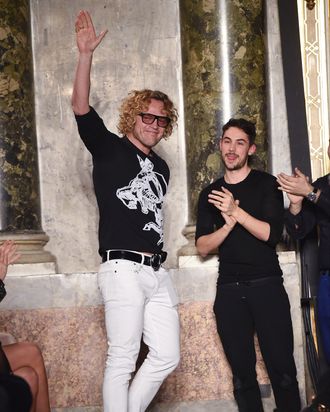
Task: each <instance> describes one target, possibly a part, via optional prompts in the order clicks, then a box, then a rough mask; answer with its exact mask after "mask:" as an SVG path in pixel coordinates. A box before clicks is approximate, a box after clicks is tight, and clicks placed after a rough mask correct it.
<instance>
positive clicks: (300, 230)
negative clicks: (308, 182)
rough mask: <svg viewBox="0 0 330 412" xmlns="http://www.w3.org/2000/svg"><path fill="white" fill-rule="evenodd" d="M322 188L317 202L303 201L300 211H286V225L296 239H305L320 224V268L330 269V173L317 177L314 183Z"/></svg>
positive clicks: (318, 187)
mask: <svg viewBox="0 0 330 412" xmlns="http://www.w3.org/2000/svg"><path fill="white" fill-rule="evenodd" d="M312 185H313V186H314V187H316V188H317V189H321V194H320V197H319V198H318V201H317V203H312V202H310V201H308V200H307V199H304V201H303V207H302V210H301V212H300V213H298V214H297V215H292V214H291V213H290V211H289V210H287V211H286V213H285V225H286V227H287V230H288V232H289V234H290V235H291V236H292V237H293V238H294V239H303V238H304V237H305V236H307V235H308V233H309V232H311V230H312V229H313V228H314V227H315V225H318V228H319V259H318V261H319V268H320V270H330V174H328V175H325V176H323V177H320V178H319V179H317V180H316V181H315V182H314V183H313V184H312Z"/></svg>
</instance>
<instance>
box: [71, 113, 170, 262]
mask: <svg viewBox="0 0 330 412" xmlns="http://www.w3.org/2000/svg"><path fill="white" fill-rule="evenodd" d="M76 120H77V124H78V130H79V134H80V137H81V138H82V140H83V142H84V143H85V146H86V147H87V149H88V150H89V151H90V153H91V154H92V156H93V182H94V190H95V194H96V199H97V203H98V207H99V214H100V220H99V253H100V254H101V255H102V253H104V252H105V251H106V250H108V249H125V250H135V251H139V252H150V253H159V252H160V251H161V250H162V246H163V217H162V205H163V198H164V195H165V193H166V190H167V185H168V181H169V175H170V173H169V168H168V166H167V164H166V162H165V161H164V160H163V159H161V158H160V157H159V156H158V155H157V154H156V153H154V152H153V151H151V153H150V154H149V155H148V156H147V155H145V154H144V153H143V152H142V151H140V150H139V149H138V148H137V147H136V146H135V145H133V144H132V143H131V142H130V140H129V139H128V138H127V137H123V138H120V137H118V136H117V135H116V134H114V133H111V132H110V131H109V130H107V128H106V127H105V125H104V123H103V121H102V119H101V118H100V117H99V116H98V114H97V113H96V112H95V110H94V109H93V108H91V109H90V111H89V112H88V113H87V114H85V115H82V116H76Z"/></svg>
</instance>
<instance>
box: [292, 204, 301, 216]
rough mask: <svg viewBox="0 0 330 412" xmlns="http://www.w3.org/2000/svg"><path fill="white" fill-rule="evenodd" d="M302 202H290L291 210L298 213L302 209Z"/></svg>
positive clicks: (293, 213)
mask: <svg viewBox="0 0 330 412" xmlns="http://www.w3.org/2000/svg"><path fill="white" fill-rule="evenodd" d="M301 207H302V202H299V203H290V206H289V211H290V213H291V214H292V215H297V214H298V213H299V212H300V211H301Z"/></svg>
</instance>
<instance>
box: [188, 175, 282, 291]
mask: <svg viewBox="0 0 330 412" xmlns="http://www.w3.org/2000/svg"><path fill="white" fill-rule="evenodd" d="M221 186H224V187H225V188H227V189H228V190H229V191H230V192H231V193H232V194H233V196H234V199H235V200H237V199H238V200H239V201H240V204H239V206H240V207H241V208H242V209H244V210H245V211H246V212H247V213H249V214H250V215H251V216H253V217H255V218H256V219H259V220H262V221H264V222H267V223H269V225H270V236H269V239H268V241H266V242H264V241H261V240H259V239H257V238H256V237H255V236H253V235H252V234H250V233H249V232H248V231H247V230H245V229H244V228H243V227H242V226H241V225H240V224H238V223H237V224H236V225H235V227H234V229H233V230H232V231H231V232H230V234H229V235H228V237H227V238H226V239H225V240H224V242H223V243H222V244H221V245H220V247H219V262H220V263H219V273H220V277H219V280H220V281H221V282H222V283H226V282H235V281H238V280H247V279H257V278H260V277H266V276H281V275H282V271H281V269H280V266H279V262H278V257H277V254H276V249H275V248H276V244H277V243H278V242H279V240H280V238H281V235H282V230H283V219H284V208H283V195H282V193H281V192H280V191H279V190H278V188H277V187H278V185H277V183H276V179H275V177H274V176H272V175H270V174H268V173H265V172H261V171H257V170H251V172H250V173H249V175H248V176H247V177H246V178H245V179H244V180H243V181H242V182H239V183H237V184H228V183H226V182H225V180H224V178H223V177H222V178H220V179H218V180H217V181H216V182H214V183H212V184H210V185H209V186H208V187H206V188H205V189H204V190H203V191H202V192H201V194H200V198H199V203H198V216H197V226H196V240H197V239H198V238H199V237H200V236H203V235H208V234H210V233H213V232H214V230H215V229H218V228H220V227H221V226H223V225H224V223H225V221H224V219H223V217H222V216H221V214H220V212H219V210H218V209H217V208H215V207H214V205H212V204H211V203H209V202H208V194H209V193H210V192H211V191H212V190H214V189H215V190H221Z"/></svg>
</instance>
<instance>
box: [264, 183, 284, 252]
mask: <svg viewBox="0 0 330 412" xmlns="http://www.w3.org/2000/svg"><path fill="white" fill-rule="evenodd" d="M262 214H263V219H262V220H264V221H265V222H267V223H268V224H269V226H270V234H269V238H268V240H267V244H269V245H270V246H272V247H275V246H276V245H277V243H278V242H279V241H280V240H281V237H282V233H283V227H284V203H283V194H282V192H281V191H280V190H278V184H277V182H276V179H275V177H274V176H271V179H269V180H268V181H267V185H265V187H264V197H263V201H262Z"/></svg>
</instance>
